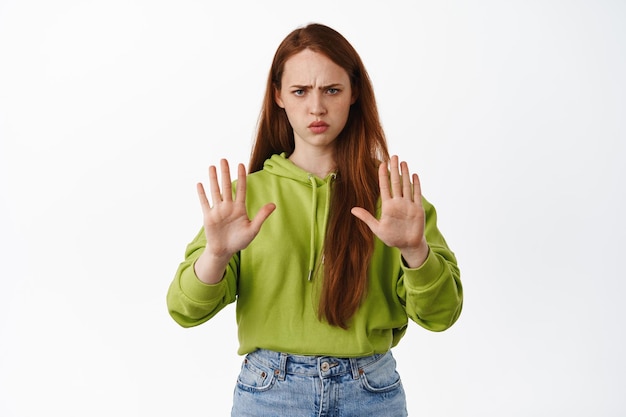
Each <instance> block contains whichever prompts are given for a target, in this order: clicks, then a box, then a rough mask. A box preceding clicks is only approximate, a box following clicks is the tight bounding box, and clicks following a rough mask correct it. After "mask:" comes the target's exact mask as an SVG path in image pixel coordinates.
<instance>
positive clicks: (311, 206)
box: [167, 154, 463, 357]
mask: <svg viewBox="0 0 626 417" xmlns="http://www.w3.org/2000/svg"><path fill="white" fill-rule="evenodd" d="M334 178H335V175H334V174H330V175H329V176H328V177H327V178H325V179H320V178H318V177H316V176H314V175H311V174H308V173H307V172H305V171H304V170H302V169H300V168H298V167H297V166H296V165H294V164H293V163H292V162H291V161H290V160H288V159H286V158H285V155H284V154H283V155H274V156H272V157H271V158H270V159H268V160H267V161H265V164H264V167H263V170H261V171H258V172H255V173H252V174H250V175H248V177H247V193H246V206H247V210H248V213H251V214H256V212H257V211H258V210H259V209H260V208H261V207H262V206H263V205H265V204H267V203H270V202H272V203H275V204H276V210H275V211H274V212H273V213H272V215H271V216H270V217H269V218H268V219H267V220H266V221H265V223H264V224H263V226H262V227H261V231H260V232H259V234H258V235H257V237H256V238H255V239H254V240H253V241H252V243H250V245H249V246H248V247H247V248H246V249H244V250H242V251H241V252H239V253H237V254H235V255H234V256H233V257H232V259H231V261H230V263H229V265H228V267H227V270H226V273H225V275H224V278H223V279H222V281H220V282H219V283H217V284H214V285H207V284H204V283H203V282H201V281H200V280H199V279H198V277H197V276H196V275H195V272H194V268H193V264H194V262H195V260H196V259H197V258H198V257H199V256H200V254H201V253H202V251H203V250H204V247H205V244H206V238H205V235H204V230H200V232H199V233H198V235H197V236H196V237H195V239H194V240H193V241H192V242H191V243H190V244H189V245H188V246H187V250H186V252H185V260H184V262H182V263H181V264H180V266H179V267H178V270H177V272H176V275H175V277H174V280H173V282H172V284H171V286H170V288H169V291H168V294H167V304H168V308H169V312H170V314H171V316H172V318H173V319H174V320H175V321H176V322H177V323H179V324H180V325H181V326H183V327H191V326H196V325H199V324H201V323H204V322H205V321H207V320H209V319H210V318H211V317H213V316H214V315H215V314H217V313H218V312H219V311H220V310H221V309H222V308H223V307H225V306H226V305H228V304H229V303H232V302H234V301H235V300H236V301H237V309H236V310H237V313H236V315H237V324H238V332H239V350H238V353H239V354H241V355H243V354H246V353H249V352H252V351H254V350H256V349H259V348H263V349H269V350H274V351H279V352H285V353H291V354H299V355H329V356H335V357H356V356H366V355H371V354H374V353H384V352H387V351H388V350H389V349H390V348H392V347H393V346H395V345H396V344H397V343H398V342H399V341H400V339H401V338H402V336H403V335H404V333H405V331H406V328H407V325H408V318H411V319H412V320H414V321H415V322H416V323H418V324H419V325H421V326H422V327H424V328H426V329H429V330H432V331H443V330H445V329H447V328H449V327H450V326H451V325H452V324H453V323H454V322H455V321H456V320H457V318H458V317H459V314H460V313H461V307H462V303H463V294H462V287H461V282H460V279H459V276H460V274H459V269H458V267H457V264H456V258H455V256H454V254H453V253H452V251H450V249H449V248H448V246H447V244H446V242H445V240H444V238H443V236H442V235H441V233H440V232H439V230H438V229H437V217H436V212H435V208H434V207H433V206H432V205H431V204H430V203H428V202H427V201H426V200H424V201H423V204H424V210H425V212H426V229H425V234H426V240H427V242H428V244H429V247H430V253H429V255H428V258H427V260H426V261H425V263H424V264H423V265H422V266H421V267H419V268H408V267H406V265H405V264H404V263H403V262H402V257H401V255H400V251H399V250H398V249H397V248H392V247H388V246H386V245H385V244H384V243H382V242H381V241H380V240H379V239H377V238H376V239H375V248H374V253H373V256H372V260H371V264H370V267H369V272H368V274H369V277H368V278H369V281H368V288H367V293H366V297H365V298H364V300H363V301H362V304H361V306H360V307H359V309H358V310H357V312H356V313H355V315H354V316H353V317H352V319H351V322H350V323H349V328H348V329H347V330H344V329H342V328H340V327H336V326H331V325H329V324H328V323H327V322H325V321H324V320H320V319H319V318H318V314H317V308H318V303H319V293H320V289H321V282H322V280H323V276H322V275H323V274H321V273H318V272H319V271H320V270H321V268H320V264H321V262H323V259H322V257H321V253H322V245H323V242H324V236H325V233H326V221H327V218H328V210H329V197H330V195H331V186H332V181H333V180H334Z"/></svg>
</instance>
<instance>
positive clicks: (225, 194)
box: [220, 159, 233, 201]
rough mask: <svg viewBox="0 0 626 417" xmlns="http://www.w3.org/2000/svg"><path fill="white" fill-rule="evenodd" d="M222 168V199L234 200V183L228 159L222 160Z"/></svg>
mask: <svg viewBox="0 0 626 417" xmlns="http://www.w3.org/2000/svg"><path fill="white" fill-rule="evenodd" d="M220 170H221V173H222V200H223V201H233V191H232V185H233V183H232V182H231V180H230V167H229V166H228V161H227V160H226V159H222V160H220Z"/></svg>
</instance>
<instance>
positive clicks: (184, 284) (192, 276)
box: [180, 264, 226, 303]
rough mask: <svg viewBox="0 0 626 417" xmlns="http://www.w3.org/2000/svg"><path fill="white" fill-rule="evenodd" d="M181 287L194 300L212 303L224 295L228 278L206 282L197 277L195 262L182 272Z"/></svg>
mask: <svg viewBox="0 0 626 417" xmlns="http://www.w3.org/2000/svg"><path fill="white" fill-rule="evenodd" d="M180 289H181V290H182V292H183V294H185V295H187V297H189V298H190V299H192V300H194V301H197V302H202V303H210V302H213V301H215V300H219V299H221V298H222V297H223V296H224V293H225V291H226V280H225V279H222V280H221V281H220V282H218V283H217V284H205V283H204V282H202V281H200V279H199V278H198V277H197V275H196V272H195V270H194V267H193V264H191V265H190V266H189V268H187V269H185V270H184V271H183V272H182V274H181V277H180Z"/></svg>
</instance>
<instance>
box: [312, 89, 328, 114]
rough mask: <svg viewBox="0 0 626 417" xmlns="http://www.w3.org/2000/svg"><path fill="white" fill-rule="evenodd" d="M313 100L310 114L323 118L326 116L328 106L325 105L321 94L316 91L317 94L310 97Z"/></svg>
mask: <svg viewBox="0 0 626 417" xmlns="http://www.w3.org/2000/svg"><path fill="white" fill-rule="evenodd" d="M309 97H310V98H311V102H310V104H309V106H310V112H311V114H312V115H314V116H322V115H324V114H326V105H325V104H324V98H323V96H322V94H321V92H319V91H316V92H315V94H311V95H310V96H309Z"/></svg>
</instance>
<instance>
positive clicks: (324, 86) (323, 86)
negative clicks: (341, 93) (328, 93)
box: [289, 83, 343, 90]
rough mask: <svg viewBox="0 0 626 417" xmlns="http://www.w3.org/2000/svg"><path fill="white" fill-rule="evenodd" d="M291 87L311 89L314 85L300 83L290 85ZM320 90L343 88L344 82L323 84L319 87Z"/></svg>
mask: <svg viewBox="0 0 626 417" xmlns="http://www.w3.org/2000/svg"><path fill="white" fill-rule="evenodd" d="M289 88H295V89H298V90H311V89H312V88H313V86H312V85H310V84H309V85H299V84H294V85H292V86H290V87H289ZM318 88H319V89H320V90H328V89H329V88H343V84H340V83H335V84H329V85H322V86H320V87H318Z"/></svg>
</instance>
